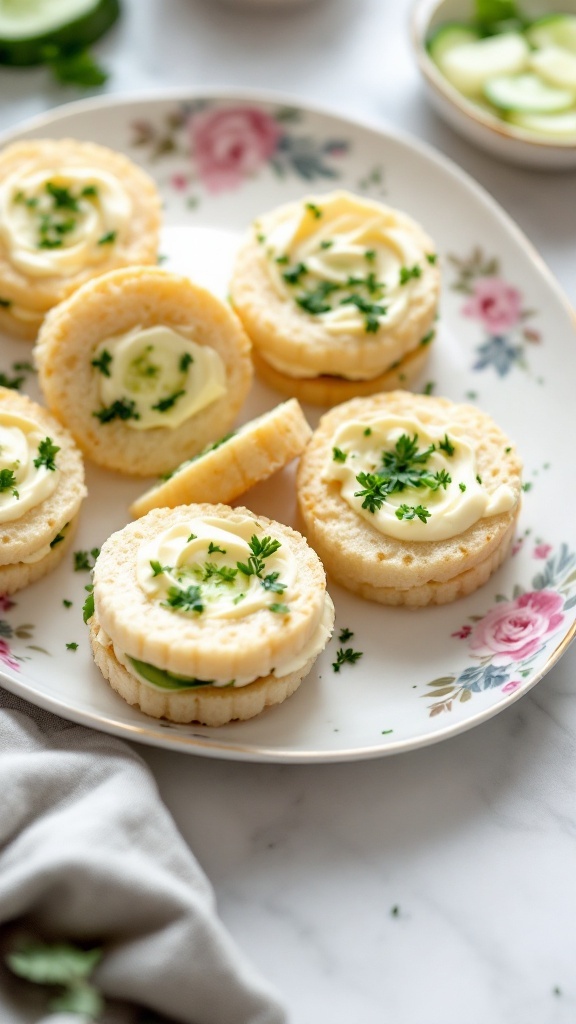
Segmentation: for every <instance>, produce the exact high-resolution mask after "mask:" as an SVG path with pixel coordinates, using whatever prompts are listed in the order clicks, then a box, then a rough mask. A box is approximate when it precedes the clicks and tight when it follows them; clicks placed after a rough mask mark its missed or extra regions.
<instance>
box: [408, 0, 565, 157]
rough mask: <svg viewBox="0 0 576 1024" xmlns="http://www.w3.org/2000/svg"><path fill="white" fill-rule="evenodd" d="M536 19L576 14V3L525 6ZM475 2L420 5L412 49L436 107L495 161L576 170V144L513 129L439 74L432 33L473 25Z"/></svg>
mask: <svg viewBox="0 0 576 1024" xmlns="http://www.w3.org/2000/svg"><path fill="white" fill-rule="evenodd" d="M521 7H522V10H523V11H525V12H526V13H527V14H528V15H529V16H531V17H540V16H542V15H545V14H552V13H555V14H559V13H565V14H576V0H557V2H552V3H551V2H550V0H521ZM473 13H474V3H473V0H417V3H416V4H415V5H414V8H413V10H412V22H411V31H412V43H413V46H414V50H415V53H416V58H417V61H418V66H419V68H420V71H421V73H422V76H423V78H424V82H425V83H426V87H427V93H428V97H429V99H430V102H431V103H432V105H433V106H434V108H435V109H436V110H437V112H438V113H439V114H440V115H441V117H443V118H444V119H445V120H446V121H448V122H449V124H451V125H452V127H453V128H455V129H456V131H458V132H460V134H461V135H465V136H466V138H468V139H469V140H470V141H471V142H474V143H476V145H478V146H481V147H482V148H483V149H486V150H488V152H490V153H492V154H493V155H494V156H497V157H500V158H501V159H502V160H507V161H509V162H510V163H515V164H522V165H523V166H524V167H541V168H549V169H554V170H562V169H566V168H569V167H576V143H573V142H560V141H556V140H552V139H546V138H542V137H537V136H536V135H534V134H533V133H532V132H526V131H523V130H522V129H521V128H516V127H514V126H513V125H508V124H506V123H505V122H504V121H501V120H500V119H499V118H497V117H495V116H493V115H492V114H490V113H489V112H487V111H486V112H484V111H483V110H482V109H481V108H480V107H478V106H476V105H475V104H473V103H471V102H470V101H469V100H467V99H466V97H465V96H463V95H462V94H461V93H460V92H458V91H457V89H455V88H454V87H453V86H452V85H450V83H449V82H448V81H447V79H446V78H444V76H443V75H442V73H441V72H440V71H439V70H438V68H437V67H436V65H435V64H434V62H433V61H432V59H431V58H430V56H429V55H428V51H427V49H426V40H427V38H428V36H429V34H430V31H431V30H432V29H434V28H436V27H437V26H438V25H440V24H442V23H443V22H447V21H464V22H466V21H471V20H472V18H473Z"/></svg>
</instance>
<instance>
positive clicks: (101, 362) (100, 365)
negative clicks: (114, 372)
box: [90, 349, 112, 377]
mask: <svg viewBox="0 0 576 1024" xmlns="http://www.w3.org/2000/svg"><path fill="white" fill-rule="evenodd" d="M111 362H112V356H111V355H110V352H108V350H107V349H103V350H102V353H101V354H100V355H99V356H98V358H97V359H92V361H91V363H90V366H93V367H94V368H95V369H96V370H99V371H100V373H101V374H102V376H103V377H109V376H110V364H111Z"/></svg>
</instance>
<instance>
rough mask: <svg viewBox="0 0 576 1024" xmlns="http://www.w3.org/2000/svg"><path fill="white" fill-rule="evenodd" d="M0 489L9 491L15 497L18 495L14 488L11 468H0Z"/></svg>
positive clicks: (14, 477)
mask: <svg viewBox="0 0 576 1024" xmlns="http://www.w3.org/2000/svg"><path fill="white" fill-rule="evenodd" d="M0 491H11V492H12V494H13V495H14V497H15V498H19V497H20V495H19V493H18V491H17V490H16V476H15V474H14V470H13V469H0Z"/></svg>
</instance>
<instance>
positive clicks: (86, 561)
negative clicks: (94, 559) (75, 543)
mask: <svg viewBox="0 0 576 1024" xmlns="http://www.w3.org/2000/svg"><path fill="white" fill-rule="evenodd" d="M92 568H93V566H92V564H91V562H90V554H89V552H88V551H75V552H74V572H90V570H91V569H92Z"/></svg>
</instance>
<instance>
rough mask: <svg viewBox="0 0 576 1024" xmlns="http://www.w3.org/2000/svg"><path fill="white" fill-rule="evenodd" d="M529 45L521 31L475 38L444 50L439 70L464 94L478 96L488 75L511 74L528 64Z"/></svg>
mask: <svg viewBox="0 0 576 1024" xmlns="http://www.w3.org/2000/svg"><path fill="white" fill-rule="evenodd" d="M529 55H530V47H529V46H528V43H527V42H526V40H525V38H524V36H523V35H521V34H520V32H506V33H504V34H503V35H501V36H490V37H488V38H487V39H478V40H477V41H476V42H474V43H464V44H463V45H462V46H455V47H454V48H453V49H452V50H448V52H447V53H445V55H444V57H443V59H442V64H441V71H442V72H443V74H444V75H445V76H446V78H447V79H448V81H449V82H451V83H452V85H453V86H455V87H456V89H458V90H459V92H462V93H464V95H465V96H477V95H478V94H479V93H481V92H482V87H483V85H484V83H485V82H486V80H487V79H488V78H493V77H494V76H495V75H514V74H516V73H517V72H519V71H524V70H525V68H526V67H527V66H528V58H529Z"/></svg>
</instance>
